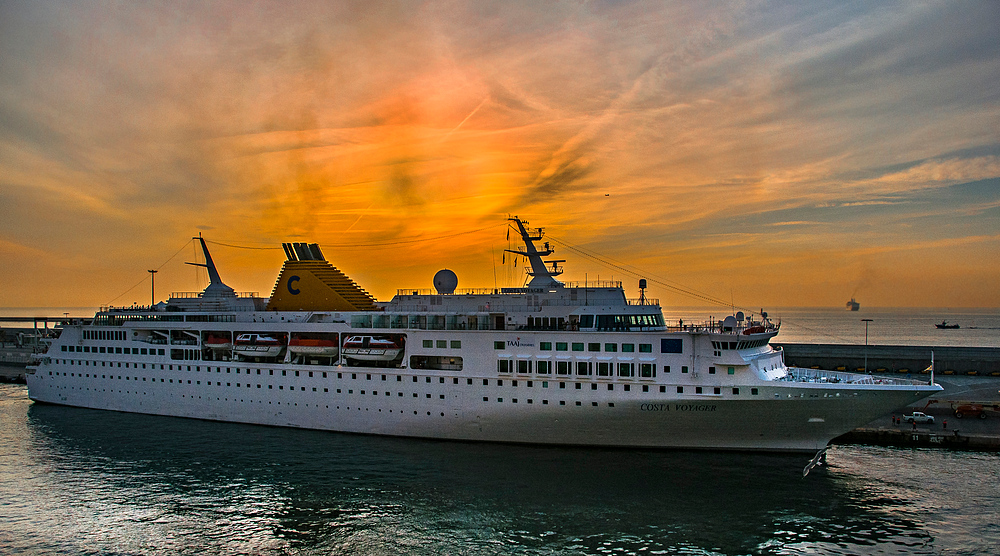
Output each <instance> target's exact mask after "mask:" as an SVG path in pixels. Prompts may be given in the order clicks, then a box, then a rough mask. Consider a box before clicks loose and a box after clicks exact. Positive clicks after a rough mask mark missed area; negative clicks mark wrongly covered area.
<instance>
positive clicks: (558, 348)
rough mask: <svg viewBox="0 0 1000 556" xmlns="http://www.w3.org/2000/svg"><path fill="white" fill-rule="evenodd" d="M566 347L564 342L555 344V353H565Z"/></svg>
mask: <svg viewBox="0 0 1000 556" xmlns="http://www.w3.org/2000/svg"><path fill="white" fill-rule="evenodd" d="M567 347H568V346H567V344H566V342H556V351H566V348H567Z"/></svg>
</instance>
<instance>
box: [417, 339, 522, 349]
mask: <svg viewBox="0 0 1000 556" xmlns="http://www.w3.org/2000/svg"><path fill="white" fill-rule="evenodd" d="M428 341H430V340H424V342H425V343H426V342H428ZM424 347H430V346H424ZM503 348H504V343H503V342H501V341H496V342H493V349H503Z"/></svg>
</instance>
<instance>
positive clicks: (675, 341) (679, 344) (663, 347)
mask: <svg viewBox="0 0 1000 556" xmlns="http://www.w3.org/2000/svg"><path fill="white" fill-rule="evenodd" d="M660 353H684V342H683V341H682V340H681V339H680V338H661V339H660Z"/></svg>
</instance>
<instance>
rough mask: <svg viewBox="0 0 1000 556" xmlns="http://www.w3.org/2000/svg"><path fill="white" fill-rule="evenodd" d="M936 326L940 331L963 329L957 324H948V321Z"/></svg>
mask: <svg viewBox="0 0 1000 556" xmlns="http://www.w3.org/2000/svg"><path fill="white" fill-rule="evenodd" d="M934 326H936V327H937V328H939V329H946V330H954V329H956V328H961V326H959V325H957V324H948V321H946V320H943V321H941V324H935V325H934Z"/></svg>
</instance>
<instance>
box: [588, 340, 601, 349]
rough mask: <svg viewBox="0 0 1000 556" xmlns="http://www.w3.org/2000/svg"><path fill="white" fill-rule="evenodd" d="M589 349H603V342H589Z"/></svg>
mask: <svg viewBox="0 0 1000 556" xmlns="http://www.w3.org/2000/svg"><path fill="white" fill-rule="evenodd" d="M587 351H601V344H599V343H598V342H590V343H588V344H587Z"/></svg>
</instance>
